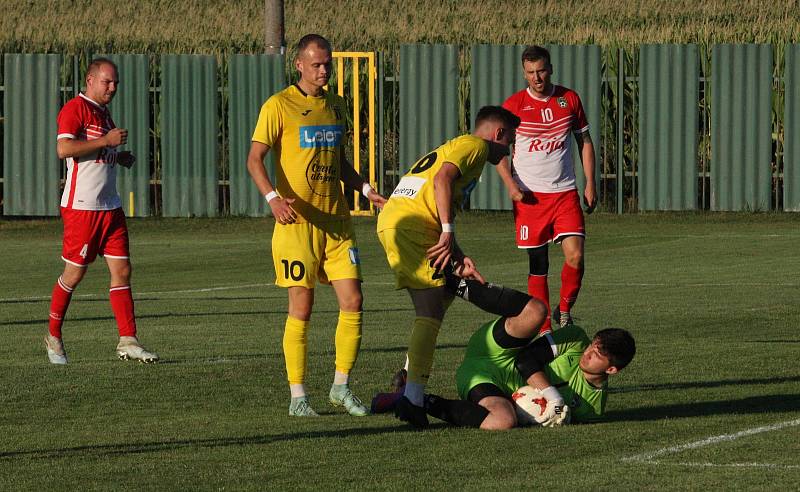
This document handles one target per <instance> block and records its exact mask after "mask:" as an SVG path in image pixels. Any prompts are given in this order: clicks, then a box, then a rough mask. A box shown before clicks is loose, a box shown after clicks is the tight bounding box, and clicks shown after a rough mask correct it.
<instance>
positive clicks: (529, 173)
mask: <svg viewBox="0 0 800 492" xmlns="http://www.w3.org/2000/svg"><path fill="white" fill-rule="evenodd" d="M503 107H504V108H506V109H507V110H509V111H511V112H512V113H514V114H515V115H517V116H518V117H519V118H520V120H522V123H521V124H520V126H519V128H517V139H516V142H515V143H514V160H513V176H514V180H515V181H516V182H517V185H518V186H519V187H520V189H521V190H522V191H536V192H540V193H553V192H558V191H565V190H570V189H574V188H575V168H574V166H573V163H572V152H571V149H570V146H571V142H572V139H571V138H570V137H571V135H570V133H572V132H574V133H577V134H581V133H584V132H588V131H589V123H588V122H587V121H586V114H585V113H584V112H583V105H582V104H581V99H580V97H578V94H577V93H576V92H575V91H573V90H571V89H567V88H566V87H561V86H559V85H554V86H553V92H552V93H551V94H550V96H549V97H546V98H544V99H539V98H536V97H534V96H533V94H532V92H531V91H530V89H528V88H526V89H523V90H521V91H519V92H517V93H516V94H513V95H512V96H511V97H509V98H508V99H506V102H504V103H503Z"/></svg>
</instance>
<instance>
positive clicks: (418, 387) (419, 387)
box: [403, 381, 425, 407]
mask: <svg viewBox="0 0 800 492" xmlns="http://www.w3.org/2000/svg"><path fill="white" fill-rule="evenodd" d="M403 396H405V397H406V398H408V401H410V402H411V403H413V404H414V405H416V406H418V407H421V406H423V405H424V404H425V385H424V384H419V383H412V382H411V381H409V382H408V383H406V390H405V391H404V392H403Z"/></svg>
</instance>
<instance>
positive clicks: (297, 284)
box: [247, 34, 386, 417]
mask: <svg viewBox="0 0 800 492" xmlns="http://www.w3.org/2000/svg"><path fill="white" fill-rule="evenodd" d="M331 62H332V56H331V45H330V43H329V42H328V41H327V40H326V39H325V38H323V37H322V36H319V35H316V34H309V35H306V36H304V37H303V38H302V39H300V41H299V42H298V44H297V57H296V58H295V68H296V69H297V71H298V72H299V74H300V80H299V81H298V82H297V83H296V84H294V85H291V86H289V87H287V88H286V89H284V90H282V91H281V92H278V93H277V94H275V95H273V96H272V97H270V98H269V99H268V100H267V102H266V103H264V105H263V106H262V108H261V113H260V114H259V117H258V123H257V124H256V128H255V131H254V132H253V138H252V143H251V146H250V154H249V155H248V158H247V169H248V171H249V172H250V176H251V177H252V178H253V181H254V182H255V184H256V186H258V189H259V191H260V192H261V193H262V194H263V195H264V197H265V199H266V200H267V202H268V203H269V206H270V208H271V209H272V215H273V216H274V217H275V221H276V224H275V228H274V230H273V234H272V260H273V262H274V265H275V275H276V277H277V279H276V282H275V283H276V284H277V285H278V286H280V287H285V288H286V289H287V290H288V295H289V313H288V316H287V317H286V325H285V328H284V334H283V353H284V356H285V359H286V372H287V375H288V379H289V391H290V393H291V402H290V404H289V415H294V416H307V417H315V416H317V413H316V412H315V411H314V409H313V408H312V407H311V405H310V403H309V401H308V397H307V395H306V389H305V374H306V354H307V341H306V340H307V338H306V333H307V331H308V325H309V321H310V320H311V308H312V306H313V304H314V287H315V286H316V283H317V280H319V281H320V282H321V283H324V284H331V285H333V290H334V291H335V292H336V299H337V300H338V302H339V321H338V324H337V325H336V335H335V345H336V365H335V372H334V377H333V385H332V386H331V390H330V393H329V400H330V402H331V403H332V404H333V405H335V406H344V407H345V409H346V410H347V411H348V412H349V413H350V415H354V416H363V415H366V414H367V413H368V410H367V408H366V407H365V406H364V405H363V404H362V403H361V400H359V399H358V397H356V396H355V395H354V394H353V393H352V392H351V391H350V387H349V385H348V381H349V374H350V370H351V369H352V368H353V366H354V365H355V362H356V357H357V355H358V349H359V346H360V344H361V318H362V312H361V304H362V294H361V265H360V260H359V256H358V245H357V244H356V238H355V234H354V231H353V224H352V222H351V220H350V210H349V208H348V206H347V202H346V201H345V197H344V193H343V192H342V183H344V184H345V185H347V186H348V187H349V188H352V189H355V190H359V191H361V192H362V193H363V194H364V195H365V196H366V197H367V198H368V199H369V200H370V201H371V202H372V203H373V204H374V205H375V206H377V207H381V206H383V204H384V203H385V201H386V199H385V198H383V197H382V196H381V195H379V194H378V193H377V192H376V191H375V190H373V189H372V187H371V186H370V185H369V183H366V182H365V181H364V180H363V179H362V178H361V176H359V175H358V173H357V172H356V171H355V169H353V166H352V165H351V164H350V163H349V162H347V160H346V159H345V158H344V155H343V154H342V138H343V136H344V131H345V119H344V118H345V104H344V99H342V98H341V97H339V96H337V95H335V94H331V93H329V92H328V91H326V90H325V89H324V87H325V86H326V85H327V84H328V79H329V77H330V75H331V69H332V63H331ZM270 149H273V150H274V153H275V157H276V162H277V166H276V169H277V191H276V189H275V187H274V186H273V185H272V182H271V181H270V179H269V177H268V176H267V172H266V169H265V168H264V157H265V156H266V155H267V152H269V150H270Z"/></svg>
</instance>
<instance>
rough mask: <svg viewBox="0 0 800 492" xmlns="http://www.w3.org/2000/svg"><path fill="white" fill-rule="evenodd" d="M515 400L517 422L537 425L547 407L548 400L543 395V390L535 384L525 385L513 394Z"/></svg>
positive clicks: (512, 397)
mask: <svg viewBox="0 0 800 492" xmlns="http://www.w3.org/2000/svg"><path fill="white" fill-rule="evenodd" d="M511 399H512V400H514V409H515V410H516V412H517V422H518V423H519V425H536V424H539V421H538V420H536V419H537V418H540V417H541V416H542V415H543V414H544V411H545V409H546V408H547V400H546V399H545V397H544V396H542V392H541V391H539V390H538V389H536V388H534V387H533V386H523V387H521V388H519V389H518V390H517V391H515V392H514V394H513V395H511Z"/></svg>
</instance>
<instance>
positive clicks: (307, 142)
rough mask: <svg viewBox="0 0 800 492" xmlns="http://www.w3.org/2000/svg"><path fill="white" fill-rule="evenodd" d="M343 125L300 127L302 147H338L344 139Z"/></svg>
mask: <svg viewBox="0 0 800 492" xmlns="http://www.w3.org/2000/svg"><path fill="white" fill-rule="evenodd" d="M343 134H344V131H343V129H342V125H312V126H301V127H300V147H301V148H304V149H316V148H321V147H337V146H338V145H339V144H340V143H341V141H342V135H343Z"/></svg>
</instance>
